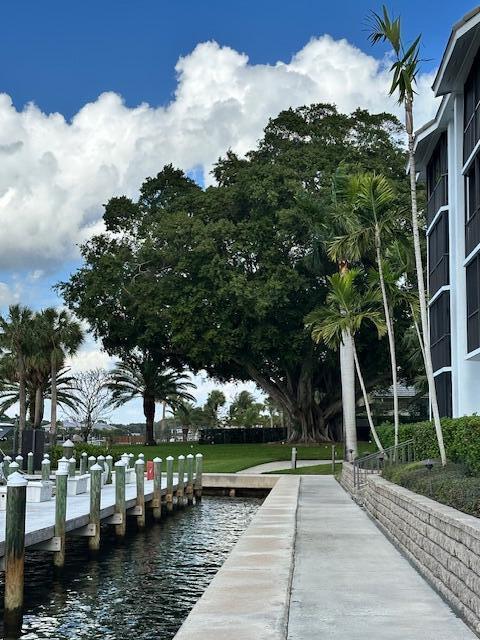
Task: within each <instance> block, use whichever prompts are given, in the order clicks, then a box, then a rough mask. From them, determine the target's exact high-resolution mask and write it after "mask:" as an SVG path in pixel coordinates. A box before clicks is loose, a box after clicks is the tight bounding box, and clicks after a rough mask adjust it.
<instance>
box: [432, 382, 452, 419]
mask: <svg viewBox="0 0 480 640" xmlns="http://www.w3.org/2000/svg"><path fill="white" fill-rule="evenodd" d="M435 389H436V391H437V401H438V411H439V413H440V417H441V418H451V417H452V415H453V411H452V373H451V372H450V371H443V372H442V373H439V374H438V376H435Z"/></svg>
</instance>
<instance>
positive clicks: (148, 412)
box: [143, 395, 155, 445]
mask: <svg viewBox="0 0 480 640" xmlns="http://www.w3.org/2000/svg"><path fill="white" fill-rule="evenodd" d="M143 413H144V415H145V444H146V445H153V444H155V438H154V437H153V425H154V421H155V398H154V397H152V396H148V395H145V396H144V397H143Z"/></svg>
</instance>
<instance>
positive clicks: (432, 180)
mask: <svg viewBox="0 0 480 640" xmlns="http://www.w3.org/2000/svg"><path fill="white" fill-rule="evenodd" d="M426 175H427V218H428V224H430V223H431V222H432V221H433V219H434V218H435V216H436V215H437V212H438V210H439V209H440V207H444V206H447V205H448V143H447V132H446V131H444V132H443V133H442V134H441V136H440V138H439V140H438V142H437V144H436V145H435V149H434V150H433V153H432V155H431V156H430V160H429V161H428V163H427V171H426Z"/></svg>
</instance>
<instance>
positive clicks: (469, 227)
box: [465, 208, 480, 256]
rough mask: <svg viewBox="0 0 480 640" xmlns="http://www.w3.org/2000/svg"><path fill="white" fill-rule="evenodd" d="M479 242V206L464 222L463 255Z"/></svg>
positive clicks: (467, 253) (468, 252)
mask: <svg viewBox="0 0 480 640" xmlns="http://www.w3.org/2000/svg"><path fill="white" fill-rule="evenodd" d="M478 244H480V208H478V209H476V211H475V212H474V213H473V215H472V216H470V218H469V219H468V220H467V222H466V223H465V256H468V255H469V254H470V253H471V252H472V251H473V250H474V249H475V247H476V246H477V245H478Z"/></svg>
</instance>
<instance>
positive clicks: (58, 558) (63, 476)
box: [42, 461, 69, 569]
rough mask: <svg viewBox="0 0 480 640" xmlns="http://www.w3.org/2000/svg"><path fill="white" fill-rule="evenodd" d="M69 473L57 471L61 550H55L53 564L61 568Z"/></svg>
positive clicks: (63, 554) (57, 506) (56, 530)
mask: <svg viewBox="0 0 480 640" xmlns="http://www.w3.org/2000/svg"><path fill="white" fill-rule="evenodd" d="M44 462H45V461H44ZM49 464H50V462H49ZM43 466H44V465H43V463H42V471H43ZM49 475H50V474H49ZM68 475H69V474H68V472H67V471H66V470H63V469H59V470H58V471H57V472H56V473H55V479H56V492H55V537H56V538H60V550H59V551H55V552H54V554H53V564H54V566H55V567H57V568H59V569H60V568H62V567H63V565H64V564H65V522H66V519H67V486H68Z"/></svg>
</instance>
